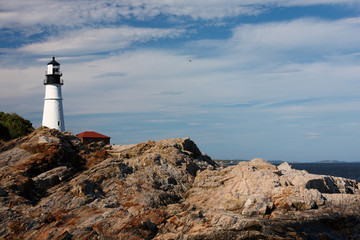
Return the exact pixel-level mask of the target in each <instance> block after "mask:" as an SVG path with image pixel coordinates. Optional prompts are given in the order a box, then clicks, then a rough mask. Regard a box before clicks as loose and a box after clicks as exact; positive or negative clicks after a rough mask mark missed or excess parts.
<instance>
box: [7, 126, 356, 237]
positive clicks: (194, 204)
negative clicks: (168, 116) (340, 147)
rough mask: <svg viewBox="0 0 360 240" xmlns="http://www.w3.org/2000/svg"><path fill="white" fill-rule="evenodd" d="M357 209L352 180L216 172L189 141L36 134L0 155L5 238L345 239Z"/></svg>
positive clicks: (248, 167)
mask: <svg viewBox="0 0 360 240" xmlns="http://www.w3.org/2000/svg"><path fill="white" fill-rule="evenodd" d="M358 206H359V188H358V184H357V182H356V181H354V180H350V179H344V178H338V177H332V176H324V175H314V174H309V173H307V172H305V171H299V170H294V169H292V168H291V166H290V165H289V164H282V165H280V166H278V167H276V166H274V165H272V164H270V163H268V162H266V161H265V160H263V159H254V160H252V161H250V162H240V163H239V164H238V165H236V166H231V167H222V166H219V165H218V164H217V163H216V162H215V161H213V160H212V159H211V158H210V157H209V156H207V155H205V154H203V153H201V151H200V149H199V148H198V147H197V146H196V144H195V143H194V142H193V141H192V140H191V139H189V138H178V139H165V140H160V141H156V142H155V141H148V142H144V143H139V144H133V145H127V146H124V145H123V146H112V147H106V146H103V145H91V146H90V145H89V146H84V145H82V143H81V142H80V141H79V140H78V139H77V138H76V137H75V136H74V135H72V134H71V133H60V132H58V131H56V130H49V129H42V130H37V131H35V132H34V133H32V134H30V135H28V136H26V137H24V138H21V139H16V140H13V141H11V142H9V143H6V144H5V145H2V146H1V149H0V216H1V217H0V236H1V238H4V239H21V238H23V239H267V238H272V239H294V238H295V239H316V238H322V237H323V236H325V235H326V236H327V237H329V238H331V237H332V236H336V237H338V238H351V237H354V236H357V235H356V234H357V229H359V226H360V225H359V223H360V217H359V215H360V211H359V207H358ZM310 225H311V226H317V227H316V228H309V227H308V226H310ZM320 229H322V230H321V231H320ZM324 231H325V232H324ZM324 234H325V235H324Z"/></svg>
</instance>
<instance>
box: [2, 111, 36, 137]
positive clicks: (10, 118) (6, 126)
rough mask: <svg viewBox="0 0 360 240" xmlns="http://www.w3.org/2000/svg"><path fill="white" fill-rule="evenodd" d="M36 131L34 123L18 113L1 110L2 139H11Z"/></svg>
mask: <svg viewBox="0 0 360 240" xmlns="http://www.w3.org/2000/svg"><path fill="white" fill-rule="evenodd" d="M32 131H34V128H33V126H32V123H31V122H30V121H29V120H26V119H24V118H22V117H20V116H19V115H17V114H16V113H12V114H9V113H4V112H0V140H3V141H9V140H11V139H15V138H18V137H22V136H25V135H27V134H29V133H31V132H32Z"/></svg>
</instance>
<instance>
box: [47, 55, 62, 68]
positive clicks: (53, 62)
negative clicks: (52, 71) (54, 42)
mask: <svg viewBox="0 0 360 240" xmlns="http://www.w3.org/2000/svg"><path fill="white" fill-rule="evenodd" d="M50 64H52V65H54V66H60V63H58V62H57V61H55V57H53V58H52V61H51V62H49V63H48V64H47V65H50Z"/></svg>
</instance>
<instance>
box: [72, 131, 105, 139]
mask: <svg viewBox="0 0 360 240" xmlns="http://www.w3.org/2000/svg"><path fill="white" fill-rule="evenodd" d="M76 136H77V137H79V138H110V137H108V136H105V135H102V134H100V133H97V132H91V131H85V132H82V133H79V134H78V135H76Z"/></svg>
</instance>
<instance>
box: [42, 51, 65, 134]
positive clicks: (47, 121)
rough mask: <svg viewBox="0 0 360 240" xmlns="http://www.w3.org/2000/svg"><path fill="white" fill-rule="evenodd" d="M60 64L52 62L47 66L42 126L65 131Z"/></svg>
mask: <svg viewBox="0 0 360 240" xmlns="http://www.w3.org/2000/svg"><path fill="white" fill-rule="evenodd" d="M61 76H62V73H61V71H60V63H58V62H57V61H55V57H53V59H52V61H51V62H49V63H48V64H47V71H46V78H45V80H44V85H45V98H44V112H43V119H42V126H44V127H48V128H53V129H57V130H59V131H61V132H63V131H65V121H64V113H63V105H62V100H63V98H62V94H61V86H62V85H63V84H64V81H63V79H61Z"/></svg>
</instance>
